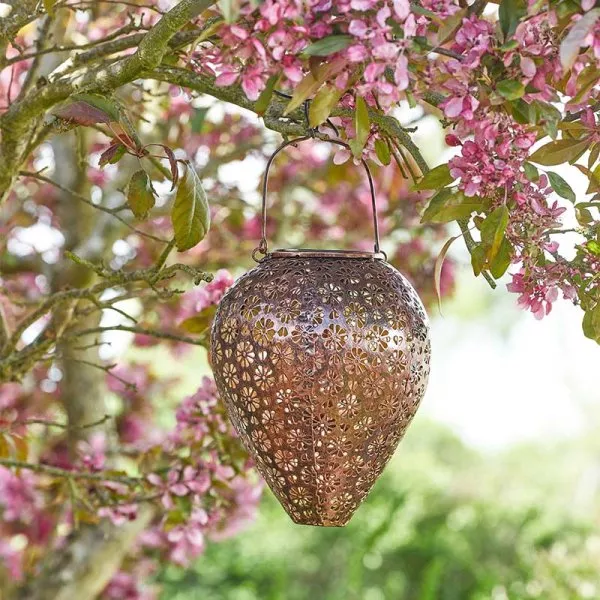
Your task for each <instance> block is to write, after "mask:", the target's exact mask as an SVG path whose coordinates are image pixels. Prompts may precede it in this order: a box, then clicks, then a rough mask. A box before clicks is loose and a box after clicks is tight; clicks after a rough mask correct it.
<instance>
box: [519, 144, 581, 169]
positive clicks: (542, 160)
mask: <svg viewBox="0 0 600 600" xmlns="http://www.w3.org/2000/svg"><path fill="white" fill-rule="evenodd" d="M588 146H589V141H588V140H587V139H586V140H574V139H569V138H563V139H562V140H555V141H553V142H549V143H547V144H546V145H545V146H542V147H541V148H538V149H537V150H536V151H535V152H534V153H533V154H532V155H531V156H530V157H529V160H530V161H531V162H534V163H537V164H538V165H544V166H546V167H552V166H555V165H562V164H563V163H570V162H574V161H576V160H577V159H578V158H579V157H580V156H581V155H582V154H583V153H584V152H585V151H586V150H587V148H588Z"/></svg>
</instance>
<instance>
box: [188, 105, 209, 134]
mask: <svg viewBox="0 0 600 600" xmlns="http://www.w3.org/2000/svg"><path fill="white" fill-rule="evenodd" d="M209 110H210V107H208V106H207V107H205V108H195V109H194V114H193V115H192V118H191V119H190V126H191V128H192V131H193V132H194V133H200V132H201V131H202V127H203V126H204V121H205V119H206V115H207V113H208V111H209Z"/></svg>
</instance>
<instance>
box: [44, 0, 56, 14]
mask: <svg viewBox="0 0 600 600" xmlns="http://www.w3.org/2000/svg"><path fill="white" fill-rule="evenodd" d="M56 2H57V0H44V8H45V9H46V12H47V13H48V14H49V15H50V16H51V17H53V16H54V7H55V5H56Z"/></svg>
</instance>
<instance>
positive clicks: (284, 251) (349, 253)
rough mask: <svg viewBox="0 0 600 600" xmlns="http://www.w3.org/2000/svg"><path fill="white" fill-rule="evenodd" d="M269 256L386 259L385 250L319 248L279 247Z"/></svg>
mask: <svg viewBox="0 0 600 600" xmlns="http://www.w3.org/2000/svg"><path fill="white" fill-rule="evenodd" d="M267 257H268V258H359V259H363V260H365V259H371V260H386V256H385V253H384V252H364V251H362V250H317V249H314V248H277V250H273V252H270V253H269V254H268V255H267Z"/></svg>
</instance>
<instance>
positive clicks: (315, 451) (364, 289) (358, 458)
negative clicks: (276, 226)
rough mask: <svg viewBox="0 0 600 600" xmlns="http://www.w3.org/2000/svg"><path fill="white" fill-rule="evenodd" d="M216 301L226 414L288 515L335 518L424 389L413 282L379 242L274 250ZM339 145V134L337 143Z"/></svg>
mask: <svg viewBox="0 0 600 600" xmlns="http://www.w3.org/2000/svg"><path fill="white" fill-rule="evenodd" d="M305 139H308V138H300V139H296V140H292V141H288V142H286V143H284V144H282V145H281V146H280V147H279V148H278V149H277V150H276V151H275V153H274V154H273V156H272V157H271V159H270V160H269V162H268V164H267V170H266V173H265V178H264V182H263V205H262V217H263V221H262V239H261V241H260V245H259V247H258V248H257V249H256V250H255V256H256V252H260V253H261V254H263V255H264V256H263V258H261V259H260V260H258V262H259V264H258V266H257V267H256V268H254V269H252V270H251V271H249V272H248V273H246V274H245V275H243V276H242V277H241V278H240V279H238V281H237V282H236V283H235V285H234V286H233V287H232V288H231V289H230V290H229V291H228V292H227V294H226V295H225V296H224V297H223V299H222V300H221V303H220V305H219V307H218V310H217V314H216V316H215V320H214V324H213V328H212V344H211V354H212V364H213V369H214V372H215V378H216V383H217V387H218V390H219V393H220V394H221V396H222V397H223V399H224V401H225V404H226V406H227V410H228V413H229V416H230V418H231V421H232V422H233V424H234V426H235V428H236V430H237V431H238V433H239V435H240V437H241V439H242V441H243V443H244V445H245V446H246V448H247V450H248V452H249V453H250V455H251V456H252V457H253V459H254V460H255V462H256V466H257V468H258V470H259V472H260V473H261V475H262V476H263V477H264V478H265V480H266V481H267V483H268V484H269V486H270V488H271V490H272V491H273V492H274V493H275V495H276V496H277V498H278V499H279V501H280V502H281V504H282V505H283V507H284V508H285V510H286V511H287V513H288V514H289V515H290V517H291V518H292V519H293V520H294V521H295V522H296V523H302V524H306V525H322V526H342V525H345V524H346V523H347V522H348V521H349V519H350V517H351V516H352V515H353V513H354V511H355V510H356V508H357V507H358V505H359V504H360V502H361V501H362V500H363V499H364V498H365V496H366V495H367V494H368V492H369V490H370V489H371V487H372V485H373V483H374V482H375V480H376V479H377V477H378V476H379V474H380V473H381V472H382V470H383V468H384V467H385V465H386V463H387V462H388V460H389V459H390V457H391V456H392V454H393V452H394V450H395V448H396V446H397V445H398V442H399V441H400V439H401V438H402V436H403V434H404V432H405V430H406V427H407V426H408V424H409V423H410V421H411V419H412V418H413V416H414V414H415V412H416V410H417V408H418V406H419V402H420V401H421V398H422V397H423V394H424V392H425V387H426V384H427V377H428V374H429V358H430V343H429V333H428V329H429V328H428V323H427V316H426V314H425V310H424V308H423V305H422V303H421V301H420V299H419V297H418V296H417V294H416V292H415V290H414V289H413V288H412V286H411V285H410V284H409V283H408V281H407V280H406V279H405V278H404V277H403V276H402V275H401V274H400V273H399V272H398V271H396V269H394V268H393V267H392V266H391V265H390V264H388V263H387V262H386V257H385V254H383V253H382V252H381V251H380V249H379V233H378V227H377V212H376V205H375V193H374V188H373V181H372V178H371V174H370V173H369V169H368V166H367V164H366V162H365V161H364V160H363V166H364V167H365V168H366V170H367V175H368V178H369V184H370V188H371V197H372V207H373V225H374V230H375V248H374V250H375V251H374V252H358V251H338V250H327V251H323V250H275V251H274V252H271V253H269V252H268V248H267V241H266V192H267V180H268V174H269V168H270V166H271V164H272V162H273V159H274V158H275V156H276V155H277V154H278V153H279V152H280V151H281V150H283V148H285V147H286V146H287V145H289V144H292V143H296V142H298V141H303V140H305ZM336 143H339V144H340V145H343V146H346V145H345V144H343V143H342V142H336Z"/></svg>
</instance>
